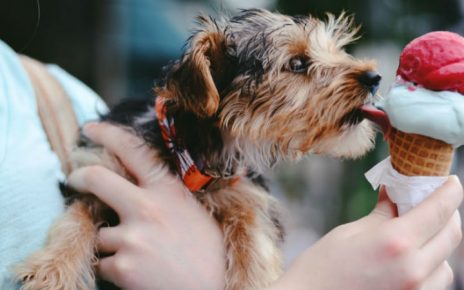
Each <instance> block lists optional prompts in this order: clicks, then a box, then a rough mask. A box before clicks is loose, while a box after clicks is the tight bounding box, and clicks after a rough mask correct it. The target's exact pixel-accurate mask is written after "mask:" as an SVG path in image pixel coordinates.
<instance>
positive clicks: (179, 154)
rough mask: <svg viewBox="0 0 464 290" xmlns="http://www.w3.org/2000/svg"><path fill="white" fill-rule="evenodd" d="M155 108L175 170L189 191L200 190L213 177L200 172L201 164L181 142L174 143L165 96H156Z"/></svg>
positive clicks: (172, 126)
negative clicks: (173, 158) (173, 159)
mask: <svg viewBox="0 0 464 290" xmlns="http://www.w3.org/2000/svg"><path fill="white" fill-rule="evenodd" d="M155 110H156V116H157V118H158V123H159V125H160V128H161V135H162V137H163V140H164V142H165V143H166V146H167V147H168V149H169V151H170V152H171V153H172V154H173V156H175V157H176V164H177V171H178V173H179V175H180V176H181V177H182V180H183V182H184V184H185V186H187V188H188V189H189V190H190V191H191V192H197V191H200V190H202V189H203V188H205V187H206V185H208V183H209V182H210V181H211V180H212V179H213V177H211V176H209V175H206V174H204V173H202V172H201V171H202V170H201V169H203V166H202V164H201V163H200V162H195V161H194V160H193V159H192V156H190V154H189V152H188V151H187V150H186V149H185V148H184V147H183V146H182V144H176V143H175V141H176V130H175V127H174V118H173V117H170V116H168V115H167V106H166V99H165V98H163V97H157V98H156V104H155Z"/></svg>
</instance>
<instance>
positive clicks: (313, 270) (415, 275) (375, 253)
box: [269, 177, 462, 290]
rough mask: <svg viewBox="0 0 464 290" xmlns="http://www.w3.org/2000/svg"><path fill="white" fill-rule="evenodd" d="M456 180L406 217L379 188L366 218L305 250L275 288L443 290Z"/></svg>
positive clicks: (454, 229) (456, 236)
mask: <svg viewBox="0 0 464 290" xmlns="http://www.w3.org/2000/svg"><path fill="white" fill-rule="evenodd" d="M461 201H462V187H461V184H460V183H459V180H458V179H457V178H456V177H450V178H449V179H448V181H447V182H446V183H445V184H444V185H443V186H442V187H441V188H439V189H438V190H437V191H436V192H434V193H433V194H432V195H431V196H430V197H429V198H428V199H427V200H426V201H424V202H423V203H422V204H420V205H418V206H417V207H416V208H414V209H412V210H411V211H410V212H408V213H407V214H406V215H404V216H402V217H399V218H396V217H395V215H396V211H395V205H394V204H393V203H392V202H391V201H389V200H388V197H387V196H386V193H385V191H384V189H382V190H381V192H380V196H379V200H378V203H377V206H376V208H375V209H374V210H373V211H372V212H371V214H370V215H368V216H366V217H364V218H362V219H360V220H358V221H355V222H352V223H349V224H345V225H342V226H339V227H337V228H335V229H334V230H332V231H331V232H330V233H329V234H327V235H326V236H325V237H323V238H322V239H321V240H320V241H319V242H317V243H316V244H315V245H314V246H313V247H311V248H309V249H308V250H306V252H305V253H304V254H302V255H301V256H300V257H299V259H297V260H296V261H295V262H294V264H293V265H292V266H291V267H290V269H289V270H288V272H287V273H286V274H285V275H284V276H283V277H282V279H281V280H280V281H278V283H277V284H276V285H275V286H274V287H271V288H269V290H271V289H272V290H278V289H292V290H297V289H298V290H299V289H301V290H303V289H321V290H322V289H324V290H325V289H327V290H328V289H356V290H370V289H378V290H384V289H385V290H396V289H398V290H399V289H421V290H440V289H446V287H447V286H449V285H450V284H451V282H452V280H453V272H452V270H451V268H450V266H449V265H448V263H447V262H446V259H447V258H448V257H449V255H450V254H451V252H452V251H453V250H454V249H455V248H456V247H457V246H458V244H459V242H460V241H461V237H462V232H461V219H460V216H459V213H458V212H457V207H458V206H459V204H460V203H461Z"/></svg>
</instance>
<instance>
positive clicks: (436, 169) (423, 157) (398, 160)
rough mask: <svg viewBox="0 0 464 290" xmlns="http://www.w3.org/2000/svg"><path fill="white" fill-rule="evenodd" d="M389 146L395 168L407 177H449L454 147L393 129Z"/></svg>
mask: <svg viewBox="0 0 464 290" xmlns="http://www.w3.org/2000/svg"><path fill="white" fill-rule="evenodd" d="M388 135H389V137H388V145H389V149H390V155H391V163H392V165H393V168H394V169H396V170H397V171H398V172H399V173H401V174H403V175H407V176H419V175H420V176H445V175H449V172H450V168H451V163H452V159H453V146H452V145H450V144H447V143H445V142H443V141H440V140H437V139H432V138H429V137H426V136H422V135H417V134H409V133H404V132H402V131H400V130H397V129H395V128H391V131H390V132H389V134H388Z"/></svg>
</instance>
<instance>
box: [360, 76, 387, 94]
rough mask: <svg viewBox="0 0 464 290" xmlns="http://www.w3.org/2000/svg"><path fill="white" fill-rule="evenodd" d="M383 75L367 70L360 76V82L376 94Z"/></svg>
mask: <svg viewBox="0 0 464 290" xmlns="http://www.w3.org/2000/svg"><path fill="white" fill-rule="evenodd" d="M381 79H382V77H381V76H380V75H379V74H378V73H377V72H375V71H366V72H364V73H363V74H362V75H361V76H360V77H359V82H360V83H361V84H362V85H363V86H365V87H366V88H367V89H368V90H369V91H370V92H371V94H373V95H375V93H376V92H377V90H378V88H379V84H380V80H381Z"/></svg>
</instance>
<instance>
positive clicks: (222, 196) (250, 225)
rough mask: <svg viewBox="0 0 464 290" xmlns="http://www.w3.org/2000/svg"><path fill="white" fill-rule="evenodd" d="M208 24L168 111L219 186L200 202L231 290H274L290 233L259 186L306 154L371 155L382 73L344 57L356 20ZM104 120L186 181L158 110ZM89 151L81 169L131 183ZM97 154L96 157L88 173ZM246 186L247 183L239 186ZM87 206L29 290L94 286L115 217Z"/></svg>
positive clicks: (262, 17) (28, 265) (44, 259)
mask: <svg viewBox="0 0 464 290" xmlns="http://www.w3.org/2000/svg"><path fill="white" fill-rule="evenodd" d="M198 21H199V24H200V25H199V26H200V27H199V30H198V31H197V32H195V33H194V34H193V36H192V37H191V38H190V39H189V42H188V46H187V48H186V51H185V53H184V54H183V56H182V57H181V59H180V60H178V61H177V62H175V63H174V64H173V65H172V66H171V67H170V68H169V70H168V71H167V75H166V79H165V82H164V83H163V84H160V85H159V86H157V87H156V90H155V91H156V94H157V95H158V96H160V97H163V98H165V99H167V100H168V102H169V104H170V105H169V114H170V115H172V116H174V118H175V122H176V131H177V134H178V135H179V136H181V138H182V140H183V143H184V145H185V147H186V149H188V151H189V152H190V154H191V155H192V156H193V157H194V159H199V160H203V161H204V162H205V164H206V165H207V166H206V169H205V171H206V172H207V173H208V174H210V175H211V176H214V177H216V178H217V179H216V180H215V182H213V183H212V184H210V185H209V186H208V187H207V188H206V189H205V190H202V191H201V192H198V193H194V194H195V195H196V196H197V197H198V199H199V201H200V202H201V203H202V204H203V205H204V206H205V207H206V208H207V209H208V210H209V211H210V212H211V214H212V215H213V216H214V217H215V218H216V219H217V221H218V223H219V224H220V226H221V227H222V230H223V232H224V241H225V245H226V250H227V277H226V289H228V290H246V289H263V288H264V287H265V286H267V285H269V284H270V283H271V282H272V281H274V280H275V279H276V278H277V277H278V276H279V274H280V273H281V257H280V252H279V245H280V243H281V240H282V228H281V225H280V222H279V218H278V214H277V213H278V209H277V203H276V201H275V200H274V199H273V198H272V197H271V196H270V195H269V194H268V192H267V190H266V189H265V187H263V186H260V185H259V184H257V183H256V180H258V179H259V178H260V177H259V174H260V173H261V172H262V171H263V170H264V169H265V168H269V167H272V166H273V165H274V164H275V163H276V162H278V161H281V160H297V159H299V158H300V157H301V156H303V155H304V154H306V153H318V154H327V155H333V156H337V157H358V156H360V155H362V154H363V153H365V152H366V151H367V150H368V149H370V148H371V147H372V145H373V142H372V141H373V129H372V128H371V127H370V125H369V124H368V123H367V121H364V120H362V118H360V117H359V115H358V113H359V108H360V106H361V105H363V104H364V103H365V102H366V99H367V98H368V94H369V90H368V88H366V86H365V85H364V84H362V83H360V81H359V79H360V76H361V75H362V74H365V73H366V72H369V71H372V70H374V64H373V63H372V62H371V61H367V60H358V59H355V58H353V57H352V56H350V55H349V54H347V53H346V52H345V51H344V50H343V47H344V46H345V45H346V44H348V43H350V42H351V41H353V40H354V39H355V37H356V32H357V29H356V28H353V25H352V20H351V18H349V17H346V16H345V15H341V16H340V17H338V18H335V17H334V16H332V15H329V16H328V20H327V21H326V22H323V21H321V20H318V19H315V18H312V17H289V16H285V15H281V14H276V13H271V12H268V11H265V10H258V9H251V10H243V11H242V12H241V13H239V15H237V16H235V17H232V18H230V19H226V20H224V21H221V22H217V21H215V20H214V19H212V18H209V17H203V16H201V17H199V18H198ZM103 120H104V121H109V122H113V123H118V124H120V125H122V126H126V127H128V128H130V129H131V130H133V132H134V133H135V134H137V135H139V136H141V137H143V139H144V140H145V141H146V142H147V143H148V144H149V145H150V146H151V147H153V148H155V149H156V152H157V155H156V158H155V159H158V160H159V161H160V162H159V164H158V165H154V167H153V172H154V175H156V176H157V177H158V178H161V177H162V176H163V175H164V174H166V172H167V170H166V168H167V167H169V168H171V169H172V170H174V169H175V165H174V163H173V161H172V160H173V159H172V156H171V155H170V153H169V151H168V150H167V149H166V147H165V145H164V142H163V140H162V138H161V134H160V129H159V127H158V125H157V121H156V114H155V113H154V110H153V106H152V105H151V106H150V109H148V111H147V110H146V106H145V105H135V104H132V105H130V104H125V105H121V106H119V107H116V108H115V109H114V110H113V111H112V112H111V113H110V114H109V115H108V116H106V117H104V118H103ZM89 150H90V149H88V147H86V146H83V147H81V148H80V149H79V152H80V153H79V156H80V157H79V158H78V159H79V160H80V161H79V162H80V164H79V166H84V165H89V164H101V165H104V166H107V167H109V168H111V169H113V170H117V171H118V172H120V173H121V174H124V170H123V169H122V168H121V167H119V166H118V165H117V164H118V163H117V161H116V162H115V161H114V160H112V159H111V158H107V157H105V158H101V156H102V155H100V154H99V153H98V152H104V150H102V149H95V148H93V149H92V151H91V152H90V151H89ZM95 150H97V151H95ZM86 152H87V153H86ZM89 152H90V153H89ZM95 152H97V153H95ZM86 154H90V155H91V156H92V157H91V158H87V160H88V161H82V160H84V159H86V158H82V156H83V155H86ZM102 154H103V155H105V154H104V153H102ZM106 156H107V154H106ZM89 160H90V161H89ZM105 160H106V161H105ZM108 160H112V161H111V162H108ZM115 164H116V165H115ZM166 165H168V166H166ZM245 173H246V174H245ZM237 175H242V177H241V178H240V180H239V181H238V182H233V183H232V182H230V181H229V180H230V178H231V177H234V176H237ZM245 175H247V176H245ZM83 196H84V197H83V198H77V199H76V201H74V203H72V204H71V205H70V207H69V209H68V213H66V214H65V217H64V218H63V219H61V220H59V221H58V222H57V224H56V225H55V227H54V229H53V230H52V231H51V232H50V237H49V244H48V245H47V246H46V247H45V248H44V249H43V250H41V251H39V252H38V253H36V254H35V255H33V256H32V257H31V258H30V259H28V260H27V261H26V262H25V263H24V264H23V265H22V266H21V268H19V271H18V279H19V280H22V281H24V286H23V289H27V290H30V289H36V290H37V289H51V290H53V289H57V290H58V289H65V290H68V289H69V290H75V289H85V290H87V289H90V288H91V287H90V285H93V274H92V263H93V261H94V256H93V255H88V253H89V251H90V252H92V253H93V250H94V246H95V231H96V229H97V227H96V226H94V224H98V223H100V222H101V221H102V220H104V217H103V216H102V214H101V211H100V210H99V208H100V207H102V205H101V203H100V202H98V201H97V200H96V199H95V198H93V199H92V198H90V197H89V196H86V195H83ZM76 213H78V214H76ZM78 215H81V216H82V217H84V218H83V219H80V217H78ZM74 219H76V220H74ZM77 219H80V220H79V221H78V220H77ZM60 230H63V231H64V233H59V231H60ZM69 237H72V240H70V239H69ZM76 251H77V253H76ZM44 285H46V286H44Z"/></svg>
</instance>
